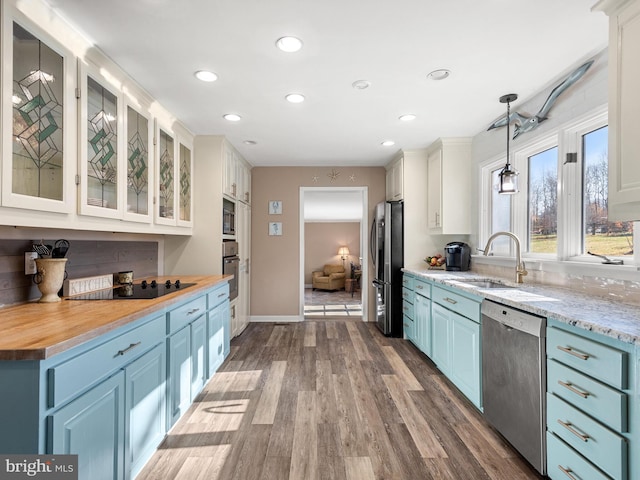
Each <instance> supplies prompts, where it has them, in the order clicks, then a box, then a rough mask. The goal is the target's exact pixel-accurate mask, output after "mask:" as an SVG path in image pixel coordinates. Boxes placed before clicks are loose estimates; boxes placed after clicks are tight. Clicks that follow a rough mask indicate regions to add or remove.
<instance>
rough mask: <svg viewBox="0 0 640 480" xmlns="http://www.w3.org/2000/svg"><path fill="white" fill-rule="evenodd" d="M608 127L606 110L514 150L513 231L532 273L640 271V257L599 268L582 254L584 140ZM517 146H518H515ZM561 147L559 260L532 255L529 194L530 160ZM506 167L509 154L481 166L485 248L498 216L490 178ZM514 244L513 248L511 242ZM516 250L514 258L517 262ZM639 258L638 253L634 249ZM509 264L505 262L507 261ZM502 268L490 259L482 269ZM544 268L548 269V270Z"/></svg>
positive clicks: (638, 227) (637, 228) (639, 239)
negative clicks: (489, 266) (516, 175)
mask: <svg viewBox="0 0 640 480" xmlns="http://www.w3.org/2000/svg"><path fill="white" fill-rule="evenodd" d="M607 125H608V108H607V105H606V104H605V105H601V106H599V107H596V108H594V109H592V110H591V111H590V112H588V113H587V114H585V115H582V116H581V117H578V118H576V119H574V120H572V121H571V122H567V123H565V124H562V125H559V126H558V127H557V128H554V129H553V130H550V131H547V132H542V133H541V134H539V135H537V136H535V137H532V138H531V139H530V140H529V141H528V142H526V143H523V144H521V145H517V147H516V148H513V147H512V151H511V159H512V160H511V164H512V165H513V166H514V167H515V168H516V170H517V171H518V172H519V173H520V175H519V179H518V182H519V183H518V184H519V189H520V192H519V193H517V194H515V195H512V196H511V226H512V230H511V231H512V232H513V233H515V234H516V235H517V236H518V237H519V238H520V239H521V242H522V256H523V259H525V260H528V263H527V265H528V267H530V268H529V269H544V270H549V271H562V272H565V273H568V272H569V271H575V272H576V273H584V271H585V269H587V268H588V269H593V268H596V269H597V270H598V271H600V270H601V268H605V269H606V270H607V271H608V272H613V271H617V272H623V271H628V270H633V271H637V270H638V264H639V263H640V253H634V256H633V257H629V256H624V257H611V258H620V259H623V260H625V264H624V265H622V266H617V265H604V266H602V265H600V263H601V261H600V260H599V259H597V258H594V257H592V256H590V255H587V254H585V253H583V252H582V248H583V243H582V242H583V234H584V232H583V229H584V226H583V215H584V214H583V201H584V199H583V185H582V182H583V178H582V175H583V173H582V172H583V158H582V155H583V142H582V136H583V135H585V134H587V133H590V132H592V131H594V130H597V129H598V128H601V127H603V126H607ZM512 145H513V144H512ZM555 146H557V147H558V243H557V252H556V254H541V253H532V252H530V251H529V239H528V235H529V232H528V228H529V218H528V215H529V210H528V206H529V191H528V159H529V157H530V156H532V155H535V154H537V153H540V152H542V151H544V150H547V149H549V148H553V147H555ZM568 153H576V154H577V161H576V162H568V161H567V160H566V159H567V154H568ZM504 163H505V154H504V153H502V154H501V155H497V156H494V157H492V158H490V159H488V160H485V161H484V162H482V163H480V165H479V167H480V175H479V182H480V199H481V201H480V212H479V216H480V219H479V229H478V230H479V231H478V233H479V243H480V247H479V248H483V247H484V245H485V244H486V241H487V240H488V238H489V236H490V235H491V234H492V233H494V232H491V224H492V223H491V218H492V214H493V208H492V201H491V172H492V170H495V168H496V167H498V166H499V165H503V164H504ZM634 232H636V233H637V232H640V222H635V223H634ZM511 243H513V242H511ZM639 244H640V234H636V235H634V247H637V246H638V245H639ZM513 252H514V248H513V245H511V247H510V256H513V254H514V253H513ZM634 252H638V250H637V248H634ZM502 258H504V257H502ZM485 262H487V263H495V264H500V265H503V264H505V261H504V260H503V259H501V257H500V256H498V257H497V258H492V257H489V258H486V259H485V260H483V261H482V263H485ZM543 265H544V266H546V268H543Z"/></svg>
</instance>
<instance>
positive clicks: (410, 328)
mask: <svg viewBox="0 0 640 480" xmlns="http://www.w3.org/2000/svg"><path fill="white" fill-rule="evenodd" d="M402 327H403V328H404V336H405V338H406V339H407V340H410V341H411V342H412V343H413V344H415V336H416V335H415V324H414V321H413V318H411V317H408V316H407V315H402Z"/></svg>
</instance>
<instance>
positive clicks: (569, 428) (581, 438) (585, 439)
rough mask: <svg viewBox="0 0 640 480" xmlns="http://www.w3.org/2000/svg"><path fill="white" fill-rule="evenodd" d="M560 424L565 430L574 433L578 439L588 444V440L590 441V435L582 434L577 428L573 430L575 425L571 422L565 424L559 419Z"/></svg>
mask: <svg viewBox="0 0 640 480" xmlns="http://www.w3.org/2000/svg"><path fill="white" fill-rule="evenodd" d="M558 423H559V424H560V425H562V426H563V427H564V428H566V429H567V430H569V431H570V432H571V433H573V434H574V435H575V436H576V437H578V438H579V439H580V440H582V441H583V442H586V441H587V440H589V435H585V434H584V433H580V432H579V431H577V430H576V429H575V428H573V424H571V422H563V421H562V420H560V419H558Z"/></svg>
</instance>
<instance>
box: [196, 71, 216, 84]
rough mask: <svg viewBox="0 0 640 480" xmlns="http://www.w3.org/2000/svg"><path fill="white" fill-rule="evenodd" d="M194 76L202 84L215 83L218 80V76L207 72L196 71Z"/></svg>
mask: <svg viewBox="0 0 640 480" xmlns="http://www.w3.org/2000/svg"><path fill="white" fill-rule="evenodd" d="M194 75H195V76H196V78H197V79H198V80H202V81H203V82H215V81H216V80H217V79H218V75H216V74H215V73H213V72H209V71H208V70H198V71H197V72H196V73H194Z"/></svg>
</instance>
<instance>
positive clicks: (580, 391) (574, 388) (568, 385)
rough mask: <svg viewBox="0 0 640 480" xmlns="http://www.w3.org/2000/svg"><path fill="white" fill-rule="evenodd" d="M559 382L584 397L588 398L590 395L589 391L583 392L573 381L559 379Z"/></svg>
mask: <svg viewBox="0 0 640 480" xmlns="http://www.w3.org/2000/svg"><path fill="white" fill-rule="evenodd" d="M558 383H559V384H560V385H562V386H563V387H564V388H566V389H567V390H570V391H572V392H573V393H575V394H577V395H580V396H581V397H582V398H587V397H588V396H589V395H590V393H589V392H583V391H582V390H579V389H577V388H576V387H575V386H574V385H573V384H572V383H571V382H563V381H562V380H558Z"/></svg>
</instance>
